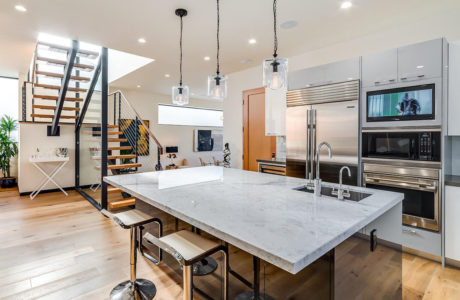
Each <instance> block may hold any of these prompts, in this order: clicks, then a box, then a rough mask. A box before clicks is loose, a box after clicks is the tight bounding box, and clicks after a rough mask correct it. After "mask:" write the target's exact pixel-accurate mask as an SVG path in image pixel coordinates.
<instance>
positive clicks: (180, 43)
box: [179, 16, 184, 86]
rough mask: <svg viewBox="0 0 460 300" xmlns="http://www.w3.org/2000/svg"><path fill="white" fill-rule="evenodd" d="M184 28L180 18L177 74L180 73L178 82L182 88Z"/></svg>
mask: <svg viewBox="0 0 460 300" xmlns="http://www.w3.org/2000/svg"><path fill="white" fill-rule="evenodd" d="M183 28H184V23H183V21H182V16H181V17H180V42H179V48H180V63H179V73H180V80H179V86H182V30H183Z"/></svg>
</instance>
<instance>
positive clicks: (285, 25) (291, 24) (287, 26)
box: [280, 20, 299, 29]
mask: <svg viewBox="0 0 460 300" xmlns="http://www.w3.org/2000/svg"><path fill="white" fill-rule="evenodd" d="M298 24H299V23H298V22H297V21H294V20H291V21H286V22H283V23H281V25H280V27H281V28H283V29H291V28H294V27H296V26H297V25H298Z"/></svg>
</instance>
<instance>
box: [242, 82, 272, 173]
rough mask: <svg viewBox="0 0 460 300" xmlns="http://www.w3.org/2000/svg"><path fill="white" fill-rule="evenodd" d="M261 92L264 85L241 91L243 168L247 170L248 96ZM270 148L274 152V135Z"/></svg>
mask: <svg viewBox="0 0 460 300" xmlns="http://www.w3.org/2000/svg"><path fill="white" fill-rule="evenodd" d="M262 93H263V94H265V88H264V87H260V88H255V89H250V90H245V91H243V170H249V130H248V129H249V97H250V96H252V95H257V94H262ZM264 115H265V112H264ZM271 148H272V152H275V153H276V137H275V136H273V137H272V145H271Z"/></svg>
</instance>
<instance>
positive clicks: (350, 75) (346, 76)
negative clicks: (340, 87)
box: [323, 57, 359, 83]
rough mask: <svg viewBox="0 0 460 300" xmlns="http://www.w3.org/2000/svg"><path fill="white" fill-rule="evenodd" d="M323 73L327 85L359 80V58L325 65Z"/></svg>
mask: <svg viewBox="0 0 460 300" xmlns="http://www.w3.org/2000/svg"><path fill="white" fill-rule="evenodd" d="M323 72H324V75H323V78H324V82H325V83H334V82H343V81H348V80H356V79H359V57H356V58H352V59H347V60H341V61H338V62H334V63H330V64H327V65H324V66H323Z"/></svg>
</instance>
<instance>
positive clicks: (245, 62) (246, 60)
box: [240, 59, 252, 65]
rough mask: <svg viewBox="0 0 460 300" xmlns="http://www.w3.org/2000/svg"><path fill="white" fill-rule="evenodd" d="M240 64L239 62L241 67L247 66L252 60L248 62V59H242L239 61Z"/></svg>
mask: <svg viewBox="0 0 460 300" xmlns="http://www.w3.org/2000/svg"><path fill="white" fill-rule="evenodd" d="M240 62H241V63H242V64H243V65H245V64H248V63H250V62H252V60H250V59H243V60H242V61H240Z"/></svg>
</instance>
